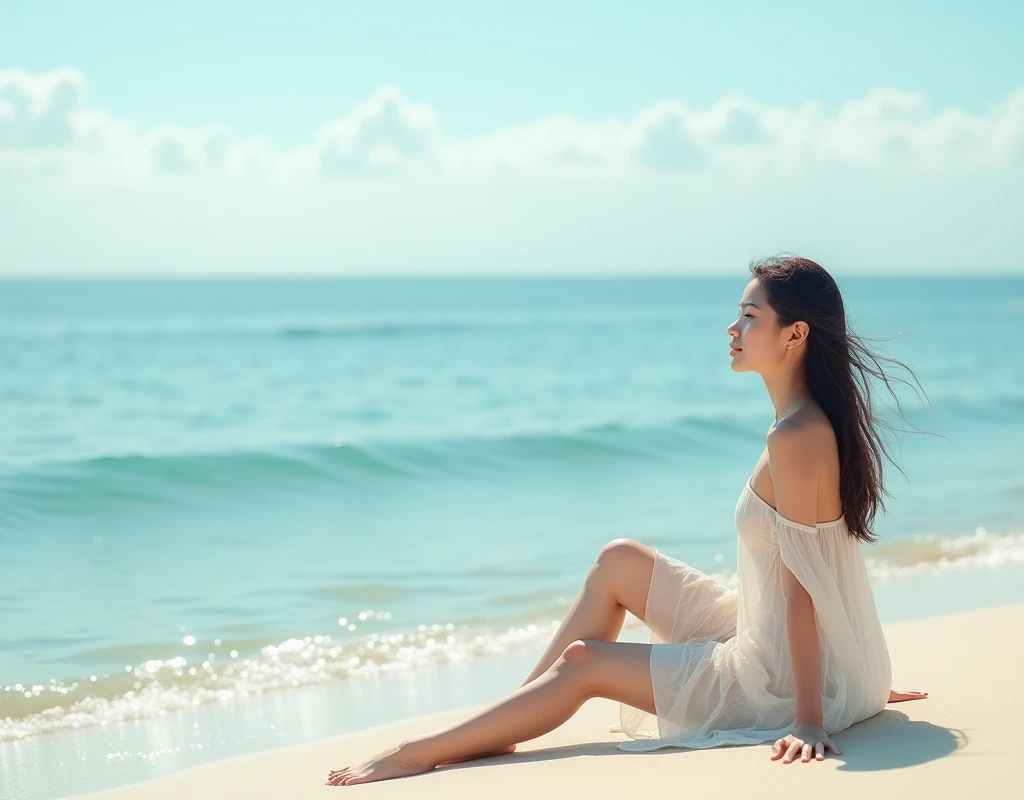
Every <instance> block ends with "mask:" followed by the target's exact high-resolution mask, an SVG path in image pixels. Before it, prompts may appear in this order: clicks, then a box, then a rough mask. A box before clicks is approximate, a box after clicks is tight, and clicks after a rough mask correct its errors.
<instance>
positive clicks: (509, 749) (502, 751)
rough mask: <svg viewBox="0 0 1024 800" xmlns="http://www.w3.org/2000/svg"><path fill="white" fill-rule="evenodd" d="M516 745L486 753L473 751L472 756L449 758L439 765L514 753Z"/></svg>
mask: <svg viewBox="0 0 1024 800" xmlns="http://www.w3.org/2000/svg"><path fill="white" fill-rule="evenodd" d="M515 751H516V746H515V745H514V744H510V745H509V746H508V747H499V748H498V749H497V750H488V751H487V752H486V753H473V755H471V756H462V757H461V758H449V759H448V760H447V761H442V762H441V763H440V764H438V765H437V766H439V767H443V766H444V765H445V764H459V763H461V762H463V761H473V760H475V759H477V758H489V757H491V756H503V755H507V754H508V753H514V752H515Z"/></svg>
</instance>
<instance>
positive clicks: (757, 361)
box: [726, 278, 785, 372]
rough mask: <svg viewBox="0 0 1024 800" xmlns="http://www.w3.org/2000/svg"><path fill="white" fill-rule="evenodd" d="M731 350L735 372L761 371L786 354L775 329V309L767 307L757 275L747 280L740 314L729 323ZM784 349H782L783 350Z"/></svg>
mask: <svg viewBox="0 0 1024 800" xmlns="http://www.w3.org/2000/svg"><path fill="white" fill-rule="evenodd" d="M726 333H728V334H729V338H730V339H731V341H730V343H729V347H730V348H734V347H739V348H741V349H740V350H732V349H730V351H729V358H730V359H731V360H732V369H733V370H734V371H735V372H750V371H760V370H761V369H762V368H764V367H765V366H768V365H771V364H776V363H778V361H780V360H781V359H782V357H783V355H784V354H785V345H784V344H780V342H779V337H778V336H777V335H776V333H775V311H773V310H772V309H771V308H769V307H768V303H767V300H766V299H765V294H764V290H763V289H762V287H761V284H760V283H759V282H758V281H757V279H756V278H755V279H754V280H752V281H751V282H750V283H748V284H747V287H746V289H744V290H743V294H742V296H741V297H740V307H739V317H737V318H736V321H735V322H734V323H733V324H732V325H730V326H729V327H728V329H727V330H726ZM780 349H781V352H780Z"/></svg>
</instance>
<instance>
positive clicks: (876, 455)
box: [750, 255, 945, 542]
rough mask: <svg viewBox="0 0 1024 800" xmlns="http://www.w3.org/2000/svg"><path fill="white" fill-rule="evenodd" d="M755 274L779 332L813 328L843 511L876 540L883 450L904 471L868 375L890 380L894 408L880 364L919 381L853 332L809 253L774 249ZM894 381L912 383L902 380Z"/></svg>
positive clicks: (812, 387) (815, 374) (809, 368)
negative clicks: (883, 430)
mask: <svg viewBox="0 0 1024 800" xmlns="http://www.w3.org/2000/svg"><path fill="white" fill-rule="evenodd" d="M750 273H751V275H753V277H754V278H756V279H757V280H758V282H759V283H760V284H761V286H763V287H764V290H765V294H766V295H767V297H768V304H769V305H770V306H771V307H772V308H773V309H774V310H775V314H776V333H778V331H780V330H781V329H782V328H784V327H786V326H787V325H792V324H793V323H794V322H796V321H798V320H801V321H803V322H806V323H807V324H808V325H809V326H810V329H811V331H810V334H809V335H808V337H807V346H806V348H805V350H806V354H805V355H804V362H803V371H804V377H805V378H806V381H807V387H808V390H809V392H810V394H811V396H812V397H813V398H814V400H815V401H816V402H817V403H818V404H819V405H820V406H821V408H822V410H823V411H824V412H825V414H826V415H827V416H828V418H829V421H830V422H831V423H832V429H833V430H834V431H835V435H836V442H837V443H838V445H839V467H840V487H839V490H840V494H841V496H842V503H843V516H844V517H845V518H846V524H847V526H848V527H849V530H850V534H851V535H853V536H855V537H857V538H858V539H860V540H861V541H864V542H875V541H877V537H875V536H874V535H873V534H872V532H871V527H872V523H873V521H874V518H875V514H876V513H877V512H878V509H879V507H881V508H882V509H884V508H885V503H884V501H883V500H882V495H883V494H886V495H888V496H889V497H892V494H890V493H889V492H888V491H886V489H885V486H884V482H883V479H882V455H884V456H885V457H886V458H888V459H889V461H890V462H892V463H893V465H895V466H896V468H897V469H899V470H900V472H903V470H902V469H900V466H899V464H896V462H895V461H893V460H892V458H891V457H890V456H889V451H888V450H887V449H886V446H885V442H884V440H883V439H882V437H881V435H880V431H879V430H878V428H879V427H880V426H882V425H884V426H885V427H887V428H889V429H890V430H894V429H893V427H892V426H891V425H890V424H889V423H888V422H886V421H885V420H883V419H882V418H880V417H879V416H877V414H876V413H875V411H874V409H873V408H872V406H871V387H870V384H869V383H868V377H869V376H873V377H875V378H881V379H882V380H883V381H885V385H886V387H887V388H888V389H889V393H890V394H892V396H893V398H894V399H895V400H896V406H897V408H900V405H899V398H897V397H896V394H895V392H893V391H892V386H891V385H890V384H889V378H888V376H887V375H886V374H885V371H884V370H883V369H882V368H881V366H880V364H879V362H880V361H886V362H889V363H893V364H898V365H899V366H901V367H903V368H904V369H906V370H907V372H909V373H910V374H911V375H912V376H914V381H915V382H916V383H917V385H918V386H920V385H921V383H920V381H918V380H917V376H916V375H914V372H913V370H911V369H910V367H908V366H907V365H906V364H904V363H903V362H902V361H897V360H896V359H894V358H889V357H888V356H883V355H878V354H877V353H873V352H871V351H870V350H869V349H868V348H867V347H865V346H864V341H865V337H863V336H859V335H857V334H855V333H853V332H852V331H851V330H850V327H849V326H848V325H847V320H846V309H845V307H844V305H843V298H842V295H841V294H840V292H839V286H838V285H837V284H836V282H835V280H833V278H832V276H831V275H829V274H828V272H827V271H826V270H825V269H824V268H822V267H821V266H820V265H818V264H816V263H815V262H813V261H811V260H810V259H807V258H800V257H798V256H794V255H777V256H769V257H768V258H763V259H759V260H756V261H753V262H751V264H750ZM895 380H899V381H900V382H901V383H905V384H907V385H908V386H910V383H908V382H907V381H905V380H903V379H901V378H897V379H895ZM921 390H922V391H924V388H923V387H922V389H921ZM925 396H926V397H927V394H926V395H925ZM900 414H901V415H902V414H903V410H902V408H900ZM904 418H906V417H905V415H904ZM908 422H909V420H908ZM915 430H919V431H920V429H919V428H915ZM943 438H945V437H943ZM903 474H904V476H906V473H903Z"/></svg>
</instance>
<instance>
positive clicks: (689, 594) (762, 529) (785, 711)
mask: <svg viewBox="0 0 1024 800" xmlns="http://www.w3.org/2000/svg"><path fill="white" fill-rule="evenodd" d="M735 519H736V530H737V533H738V536H737V547H736V562H737V566H736V572H737V579H738V588H737V589H736V590H732V589H729V588H728V587H726V586H725V585H724V584H722V583H720V582H719V581H717V580H716V579H714V578H712V577H710V576H709V575H706V574H704V573H703V572H701V571H699V570H697V569H694V568H693V567H691V566H689V565H688V564H686V563H684V562H683V561H679V560H677V559H674V558H671V557H669V556H667V555H665V554H664V553H662V552H660V551H655V557H654V573H653V575H652V578H651V588H650V591H649V593H648V596H647V608H646V612H645V619H644V621H645V623H646V624H647V626H648V627H649V628H650V629H651V637H650V640H651V644H653V645H654V646H653V647H652V648H651V658H650V669H651V683H652V685H653V688H654V700H655V708H656V710H657V713H656V714H649V713H647V712H646V711H643V710H641V709H637V708H634V707H632V706H630V705H626V704H625V703H620V704H619V725H614V726H612V727H611V728H610V730H611V731H612V732H614V733H625V734H627V735H628V736H629V737H630V739H627V740H624V741H622V742H620V743H619V745H618V748H619V749H620V750H631V751H641V750H656V749H659V748H662V747H686V748H708V747H719V746H722V745H743V744H758V743H762V742H769V741H771V742H773V741H775V740H776V739H779V738H782V737H784V736H786V735H787V734H790V733H792V732H793V726H794V724H795V722H796V719H795V691H794V684H793V672H792V666H791V662H790V653H789V640H788V638H787V635H786V600H785V597H784V595H783V586H782V573H781V567H780V564H781V563H782V562H785V564H786V566H787V567H789V569H790V570H791V571H792V572H793V574H794V575H795V576H796V578H797V579H798V580H799V581H800V583H801V584H802V585H803V586H804V588H805V589H806V590H807V592H808V593H809V594H810V596H811V600H812V601H813V603H814V616H815V620H816V622H817V628H818V641H819V644H820V653H821V695H822V697H821V702H822V712H823V716H822V721H823V723H824V728H825V731H826V732H827V733H829V734H833V733H836V732H838V731H842V730H845V729H846V728H848V727H850V726H851V725H853V724H854V723H856V722H860V721H861V720H863V719H867V718H868V717H871V716H874V715H875V714H877V713H878V712H879V711H881V710H882V709H883V708H884V707H885V704H886V703H887V702H888V699H889V689H890V688H891V686H892V667H891V663H890V661H889V650H888V647H887V645H886V642H885V636H884V634H883V632H882V626H881V623H880V621H879V619H878V613H877V609H876V607H875V598H874V594H873V593H872V590H871V585H870V582H869V580H868V574H867V569H866V567H865V564H864V559H863V556H862V553H861V547H860V541H859V540H858V539H856V538H855V537H853V536H851V535H850V533H849V529H848V528H847V525H846V518H845V516H842V517H840V518H839V519H836V520H833V521H831V522H819V523H818V524H817V525H816V526H811V525H802V524H800V523H797V522H793V521H792V520H789V519H786V518H785V517H783V516H782V515H781V514H779V512H778V511H776V510H775V509H774V508H772V506H770V505H769V504H768V503H767V502H766V501H765V500H764V499H762V498H761V497H760V496H759V495H757V494H756V493H755V492H754V490H753V488H752V487H751V485H750V480H749V479H748V480H747V483H746V485H745V486H744V487H743V491H742V492H741V494H740V497H739V501H738V502H737V504H736V514H735Z"/></svg>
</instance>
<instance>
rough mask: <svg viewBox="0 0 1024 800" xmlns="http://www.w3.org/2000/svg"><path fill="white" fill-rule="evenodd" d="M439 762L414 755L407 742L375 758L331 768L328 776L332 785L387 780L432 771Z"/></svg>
mask: <svg viewBox="0 0 1024 800" xmlns="http://www.w3.org/2000/svg"><path fill="white" fill-rule="evenodd" d="M436 766H437V764H432V763H429V762H427V761H422V760H420V759H418V758H416V757H415V756H413V755H412V754H411V753H410V751H409V747H408V743H407V742H402V743H401V744H400V745H398V747H393V748H391V749H390V750H385V751H384V752H382V753H378V754H377V755H375V756H374V757H373V758H371V759H368V760H366V761H364V762H363V763H361V764H356V765H355V766H352V767H345V768H344V769H334V770H331V771H330V773H329V774H328V776H327V783H328V785H330V786H354V785H355V784H357V783H372V782H373V781H385V780H388V779H389V778H404V777H406V776H407V775H418V774H419V773H421V772H430V770H432V769H433V768H434V767H436Z"/></svg>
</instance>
